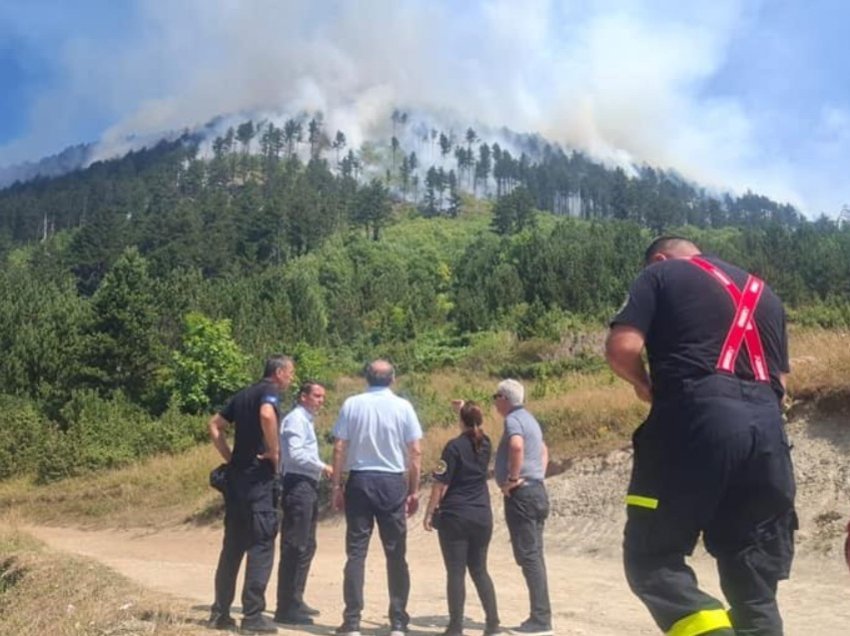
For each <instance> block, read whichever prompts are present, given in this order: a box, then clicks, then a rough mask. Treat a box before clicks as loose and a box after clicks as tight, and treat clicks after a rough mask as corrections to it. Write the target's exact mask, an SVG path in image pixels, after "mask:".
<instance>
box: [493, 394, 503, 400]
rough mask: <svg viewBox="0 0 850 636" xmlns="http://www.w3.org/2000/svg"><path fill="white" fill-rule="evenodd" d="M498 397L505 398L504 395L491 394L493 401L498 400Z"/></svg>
mask: <svg viewBox="0 0 850 636" xmlns="http://www.w3.org/2000/svg"><path fill="white" fill-rule="evenodd" d="M500 397H505V396H504V395H502V394H501V393H494V394H493V399H494V400H497V399H498V398H500Z"/></svg>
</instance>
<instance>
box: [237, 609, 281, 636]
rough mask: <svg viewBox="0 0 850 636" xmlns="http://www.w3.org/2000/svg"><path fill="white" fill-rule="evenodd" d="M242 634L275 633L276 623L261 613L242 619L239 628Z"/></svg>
mask: <svg viewBox="0 0 850 636" xmlns="http://www.w3.org/2000/svg"><path fill="white" fill-rule="evenodd" d="M239 631H240V632H242V633H243V634H277V625H275V624H274V623H273V622H272V621H270V620H269V619H268V618H266V617H265V616H263V615H262V614H257V615H256V616H250V617H246V618H243V619H242V625H241V626H240V629H239Z"/></svg>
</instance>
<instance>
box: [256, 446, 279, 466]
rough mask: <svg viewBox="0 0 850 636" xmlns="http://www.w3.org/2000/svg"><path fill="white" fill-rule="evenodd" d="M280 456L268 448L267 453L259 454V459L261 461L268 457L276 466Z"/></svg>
mask: <svg viewBox="0 0 850 636" xmlns="http://www.w3.org/2000/svg"><path fill="white" fill-rule="evenodd" d="M278 457H279V455H278V453H276V452H275V451H273V450H267V451H266V452H265V453H261V454H259V455H257V459H259V460H260V461H262V460H264V459H266V460H268V461H270V462H271V463H272V465H274V466H277V461H278Z"/></svg>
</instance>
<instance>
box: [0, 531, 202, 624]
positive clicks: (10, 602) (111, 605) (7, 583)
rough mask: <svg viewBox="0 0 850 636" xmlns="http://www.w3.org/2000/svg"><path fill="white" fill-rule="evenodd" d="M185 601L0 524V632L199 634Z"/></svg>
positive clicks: (196, 619) (196, 612) (195, 613)
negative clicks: (46, 546)
mask: <svg viewBox="0 0 850 636" xmlns="http://www.w3.org/2000/svg"><path fill="white" fill-rule="evenodd" d="M201 620H203V614H202V613H201V612H199V610H198V609H193V608H192V607H191V606H190V604H189V603H188V602H185V601H179V600H175V599H172V598H169V597H166V596H165V595H161V594H156V593H153V592H148V591H146V590H144V589H142V588H141V587H139V586H137V585H135V584H134V583H132V582H130V581H129V580H127V579H125V578H124V577H122V576H120V575H118V574H116V573H115V572H113V571H112V570H110V569H109V568H106V567H104V566H101V565H100V564H98V563H96V562H94V561H91V560H88V559H82V558H77V557H70V556H66V555H64V554H59V553H56V552H52V551H50V550H48V549H46V548H45V547H44V546H43V545H41V544H39V543H38V542H37V541H35V540H34V539H33V538H31V537H29V536H28V535H26V534H23V533H21V532H19V531H17V530H16V529H15V528H14V526H11V525H7V524H6V523H2V524H0V633H2V634H16V635H18V634H20V635H22V636H23V635H33V636H43V635H45V634H51V635H53V634H56V635H58V636H65V635H68V636H70V635H75V636H79V635H85V634H92V635H94V634H98V635H106V634H128V635H129V634H162V635H164V636H171V635H174V634H201V633H208V632H207V630H205V629H204V628H203V627H202V626H201V625H200V621H201Z"/></svg>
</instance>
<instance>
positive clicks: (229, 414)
mask: <svg viewBox="0 0 850 636" xmlns="http://www.w3.org/2000/svg"><path fill="white" fill-rule="evenodd" d="M234 402H235V400H230V402H228V403H227V406H225V407H224V408H223V409H221V411H219V412H218V414H219V415H221V416H222V417H223V418H224V419H226V420H227V421H228V422H230V423H231V424H233V422H234V421H235V420H236V405H235V403H234Z"/></svg>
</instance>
